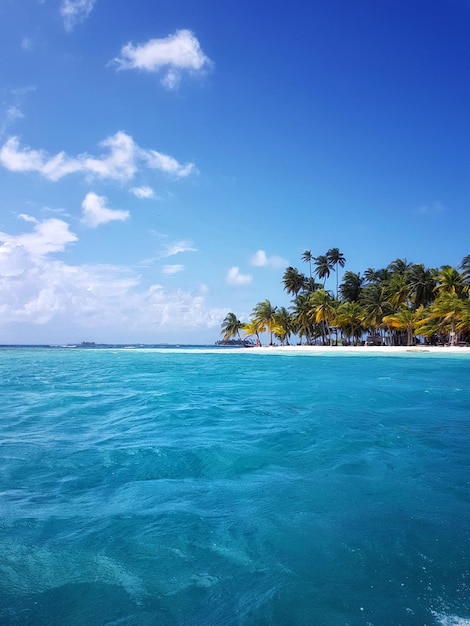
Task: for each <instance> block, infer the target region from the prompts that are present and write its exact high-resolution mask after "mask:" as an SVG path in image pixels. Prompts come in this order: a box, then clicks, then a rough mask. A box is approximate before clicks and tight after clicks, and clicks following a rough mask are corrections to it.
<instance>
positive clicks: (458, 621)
mask: <svg viewBox="0 0 470 626" xmlns="http://www.w3.org/2000/svg"><path fill="white" fill-rule="evenodd" d="M431 613H432V614H433V616H434V617H435V618H436V620H437V623H438V624H440V625H441V626H470V618H468V617H458V616H457V615H446V614H445V613H437V612H436V611H431Z"/></svg>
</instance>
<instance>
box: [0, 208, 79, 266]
mask: <svg viewBox="0 0 470 626" xmlns="http://www.w3.org/2000/svg"><path fill="white" fill-rule="evenodd" d="M30 221H31V220H30ZM75 241H77V237H76V235H74V233H71V232H70V230H69V225H68V224H67V223H66V222H64V221H63V220H59V219H57V218H51V219H48V220H44V221H42V222H37V223H36V225H35V227H34V230H33V232H30V233H22V234H20V235H8V234H6V233H2V232H0V242H2V243H3V245H2V246H1V247H0V253H2V254H3V255H6V257H8V256H9V253H10V251H11V250H12V249H15V248H21V249H22V250H24V251H25V252H26V253H27V254H28V255H30V256H31V257H34V258H36V257H42V256H46V255H48V254H50V253H52V252H62V251H63V250H65V248H66V246H67V245H68V244H69V243H73V242H75ZM6 257H5V256H3V257H0V258H2V260H5V258H6Z"/></svg>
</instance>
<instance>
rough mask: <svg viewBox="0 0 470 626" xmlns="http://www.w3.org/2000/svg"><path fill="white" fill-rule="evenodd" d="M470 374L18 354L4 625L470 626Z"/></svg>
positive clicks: (0, 455)
mask: <svg viewBox="0 0 470 626" xmlns="http://www.w3.org/2000/svg"><path fill="white" fill-rule="evenodd" d="M469 381H470V357H468V356H464V355H457V356H455V357H444V356H441V355H437V356H435V355H433V354H421V353H409V354H407V355H404V356H374V355H372V356H339V355H337V354H332V355H329V356H306V355H292V354H289V355H274V354H269V353H267V354H254V353H250V351H249V350H233V351H231V352H230V351H217V350H214V349H213V350H206V351H205V350H191V349H187V350H170V349H163V350H124V349H76V350H73V349H69V350H66V349H45V348H32V349H26V348H21V349H14V348H11V349H10V348H5V349H1V350H0V407H1V408H0V424H1V437H0V624H2V626H9V625H13V624H15V625H16V624H21V625H29V624H32V625H35V626H36V625H56V624H57V625H61V626H64V625H80V626H81V625H84V626H94V625H113V626H118V625H119V626H121V625H122V626H127V625H163V626H166V625H180V624H181V625H203V626H210V625H214V626H215V625H251V624H253V625H257V626H268V625H271V624H272V625H281V626H284V625H287V626H290V625H294V626H295V625H312V626H317V625H318V626H323V625H325V626H342V625H354V626H356V625H357V626H359V625H361V626H362V625H372V626H386V625H411V624H412V625H415V624H416V625H441V626H462V625H468V624H470V593H469V582H470V541H469V540H470V490H469V486H470V471H469V465H470V463H469V442H470V385H469Z"/></svg>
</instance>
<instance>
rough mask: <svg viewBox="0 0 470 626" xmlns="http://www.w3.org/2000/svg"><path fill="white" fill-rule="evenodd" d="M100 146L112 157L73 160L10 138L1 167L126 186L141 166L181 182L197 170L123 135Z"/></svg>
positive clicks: (53, 177) (1, 152) (54, 177)
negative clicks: (80, 176) (79, 174)
mask: <svg viewBox="0 0 470 626" xmlns="http://www.w3.org/2000/svg"><path fill="white" fill-rule="evenodd" d="M100 145H101V146H103V147H104V148H106V149H107V150H108V154H104V155H101V156H99V157H93V156H90V155H87V154H81V155H78V156H77V157H69V156H67V155H66V154H65V152H59V153H58V154H56V155H53V156H49V155H48V154H47V153H46V152H45V151H44V150H33V149H31V148H29V147H26V148H20V143H19V140H18V138H17V137H10V138H9V139H8V140H7V141H6V142H5V143H4V144H3V146H2V147H1V148H0V164H1V165H3V167H5V168H6V169H8V170H10V171H11V172H37V173H39V174H41V176H44V177H45V178H48V179H49V180H52V181H57V180H59V179H61V178H63V177H64V176H66V175H67V174H73V173H77V172H82V173H84V174H86V175H88V176H89V177H92V178H93V177H98V178H103V179H106V178H108V179H111V180H117V181H120V182H126V181H128V180H131V179H132V178H133V176H134V174H135V173H136V171H137V169H138V166H139V165H140V164H144V165H145V166H146V167H148V168H150V169H157V170H159V171H161V172H163V173H165V174H171V175H173V176H176V177H178V178H182V177H185V176H188V175H189V174H190V173H191V171H193V168H194V166H193V164H192V163H187V164H184V165H181V164H180V163H178V161H176V159H174V158H173V157H170V156H168V155H165V154H162V153H160V152H157V151H155V150H146V149H143V148H140V147H139V146H138V145H137V144H136V143H135V142H134V140H133V138H132V137H131V136H130V135H127V134H126V133H124V132H122V131H119V132H117V133H116V134H115V135H112V136H111V137H107V138H106V139H105V140H104V141H102V142H101V143H100Z"/></svg>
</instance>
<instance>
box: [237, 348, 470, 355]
mask: <svg viewBox="0 0 470 626" xmlns="http://www.w3.org/2000/svg"><path fill="white" fill-rule="evenodd" d="M248 350H249V351H250V352H252V353H256V354H284V353H293V354H311V355H315V354H316V355H320V354H344V355H353V354H354V355H360V354H364V355H366V354H368V355H370V354H380V355H381V356H384V355H399V354H410V353H420V354H421V353H422V354H426V353H429V354H440V355H442V356H445V355H454V354H455V355H456V354H467V355H470V346H466V347H464V346H261V347H256V348H249V349H248Z"/></svg>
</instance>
